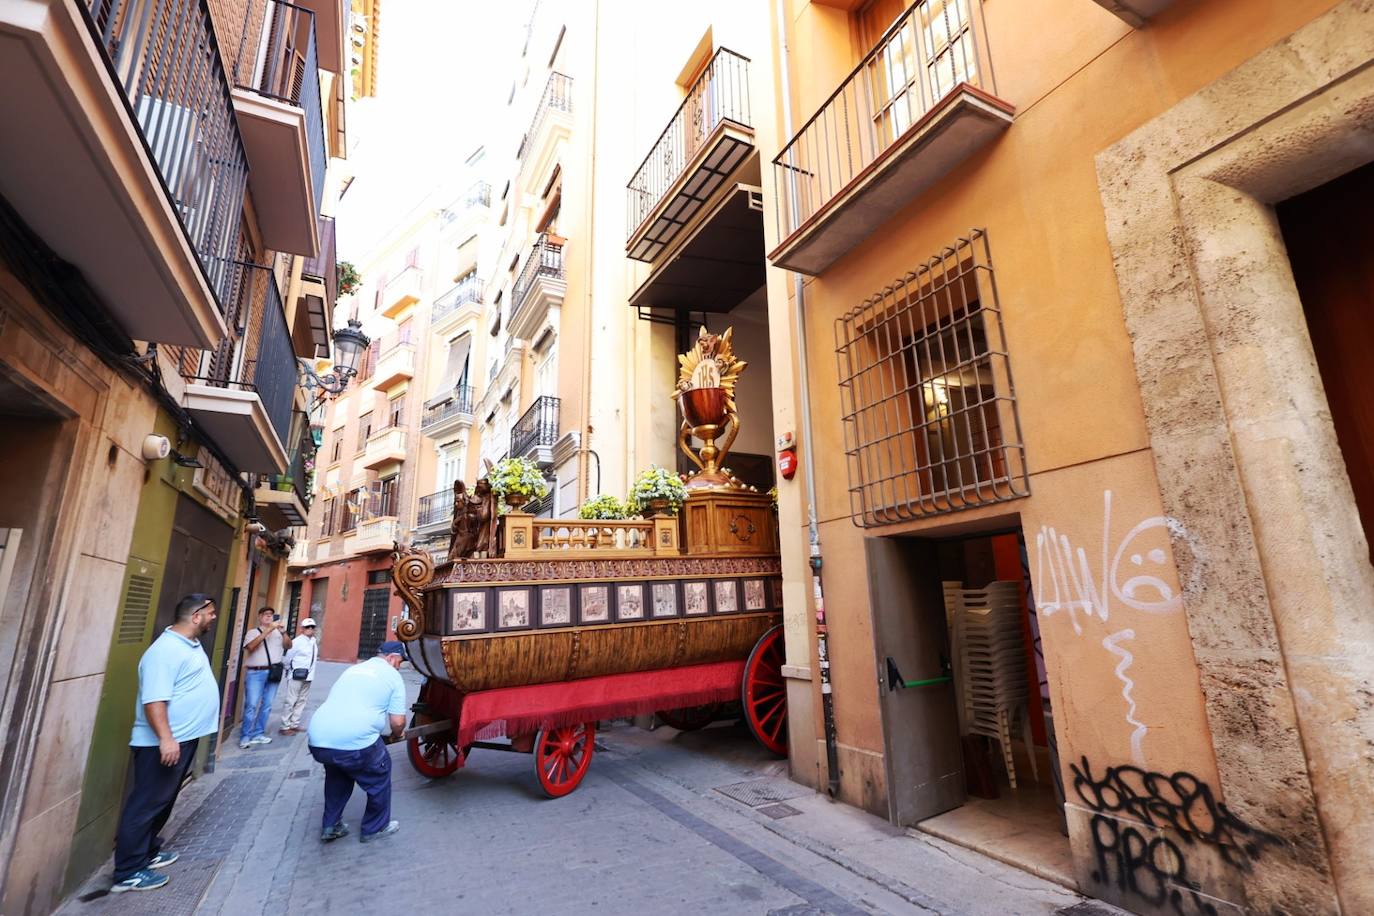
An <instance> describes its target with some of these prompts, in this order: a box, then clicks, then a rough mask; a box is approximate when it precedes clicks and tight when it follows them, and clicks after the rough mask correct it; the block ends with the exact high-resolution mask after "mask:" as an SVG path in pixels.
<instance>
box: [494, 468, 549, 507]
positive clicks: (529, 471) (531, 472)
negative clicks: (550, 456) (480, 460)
mask: <svg viewBox="0 0 1374 916" xmlns="http://www.w3.org/2000/svg"><path fill="white" fill-rule="evenodd" d="M487 480H488V481H490V483H491V489H492V492H494V493H495V494H496V495H497V496H500V497H501V498H502V499H504V498H505V497H506V496H508V495H510V494H512V493H514V494H516V495H519V496H523V497H525V498H526V499H543V498H544V497H545V496H548V495H549V483H548V481H547V480H545V479H544V475H543V474H542V473H540V471H539V465H537V464H535V463H534V462H533V461H531V460H529V459H528V458H502V459H501V460H500V461H498V462H496V464H495V466H493V467H492V469H491V473H490V474H488V475H487Z"/></svg>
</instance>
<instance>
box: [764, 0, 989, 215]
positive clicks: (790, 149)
mask: <svg viewBox="0 0 1374 916" xmlns="http://www.w3.org/2000/svg"><path fill="white" fill-rule="evenodd" d="M986 34H987V32H986V27H985V26H984V24H983V10H982V3H981V0H917V2H916V3H915V4H913V5H912V7H911V8H910V9H909V10H907V12H906V13H904V14H903V15H902V16H901V17H900V18H898V19H897V21H896V22H894V23H893V24H892V26H891V27H890V28H889V29H888V30H887V31H886V32H885V33H884V34H883V36H882V38H880V39H878V42H877V44H876V45H875V46H874V47H873V50H871V51H869V52H868V54H867V56H865V57H864V59H863V61H862V62H860V64H859V66H857V67H856V68H854V70H853V71H852V72H851V73H850V74H849V76H847V77H846V78H845V79H844V80H843V81H842V82H841V83H840V85H839V88H838V89H836V90H835V91H834V93H833V94H831V96H830V98H828V99H826V100H825V102H824V103H823V104H822V105H821V107H820V109H819V110H818V111H817V112H816V113H815V114H813V115H812V116H811V118H810V119H809V120H808V121H807V122H806V123H805V124H803V125H802V127H801V130H799V131H798V132H797V134H796V136H794V137H793V138H792V139H791V141H789V142H788V144H787V145H786V146H784V147H783V149H782V152H780V153H778V155H777V157H776V158H774V160H773V174H774V177H775V178H776V179H777V187H778V189H779V192H780V193H779V199H780V200H781V201H782V204H781V206H779V207H778V211H777V212H778V229H779V237H780V238H786V237H787V236H789V235H791V234H792V233H793V232H795V231H797V229H799V228H800V227H801V226H802V225H803V224H805V223H806V222H807V220H809V219H811V217H813V216H815V215H816V214H817V213H818V212H819V211H820V210H821V209H822V208H823V207H824V206H825V205H826V204H827V203H829V202H830V201H831V200H833V199H834V198H835V197H836V195H838V194H839V193H840V192H841V191H843V190H844V189H845V188H846V187H848V186H849V185H850V184H851V183H852V182H853V181H855V180H856V179H857V178H858V177H859V176H860V175H861V174H862V173H863V172H864V171H865V170H866V169H868V168H869V166H871V165H872V164H873V163H874V162H875V161H876V160H877V159H878V157H880V156H881V155H882V154H883V153H884V152H885V151H886V150H887V149H889V148H890V147H891V146H892V145H893V144H894V143H896V142H897V141H898V140H899V139H900V138H901V137H902V136H903V135H904V134H905V133H906V132H907V130H909V129H910V128H911V127H912V126H913V125H915V124H916V123H917V122H919V121H920V120H921V118H922V116H924V115H925V114H926V113H927V112H928V111H930V110H931V109H932V108H934V107H935V106H936V104H937V103H939V102H940V101H941V100H942V99H943V98H945V96H947V95H949V94H950V92H952V91H953V90H954V89H955V88H956V87H958V86H960V85H961V84H964V83H967V84H969V85H971V86H974V87H977V88H979V89H983V90H985V91H988V92H991V93H993V94H994V95H995V94H996V91H997V86H996V81H995V80H994V79H993V73H992V61H991V57H990V55H989V52H988V49H987V40H986Z"/></svg>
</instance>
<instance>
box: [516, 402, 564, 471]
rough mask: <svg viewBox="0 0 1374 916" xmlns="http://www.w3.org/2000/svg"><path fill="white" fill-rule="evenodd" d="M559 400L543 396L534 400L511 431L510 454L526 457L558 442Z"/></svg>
mask: <svg viewBox="0 0 1374 916" xmlns="http://www.w3.org/2000/svg"><path fill="white" fill-rule="evenodd" d="M558 405H559V400H558V398H551V397H549V396H548V395H543V396H541V397H537V398H535V399H534V403H533V404H531V405H530V409H529V410H527V411H525V413H524V415H523V416H521V417H520V419H519V420H516V421H515V425H514V426H512V427H511V431H510V454H512V455H516V456H519V457H525V456H527V455H528V454H529V451H530V449H532V448H536V447H538V446H541V445H545V446H547V445H553V444H554V443H555V442H557V441H558Z"/></svg>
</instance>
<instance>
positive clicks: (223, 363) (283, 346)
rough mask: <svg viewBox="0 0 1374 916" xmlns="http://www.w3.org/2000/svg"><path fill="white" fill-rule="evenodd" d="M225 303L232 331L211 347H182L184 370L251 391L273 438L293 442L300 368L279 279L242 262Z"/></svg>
mask: <svg viewBox="0 0 1374 916" xmlns="http://www.w3.org/2000/svg"><path fill="white" fill-rule="evenodd" d="M235 267H236V268H237V272H236V280H235V283H234V292H233V298H232V299H231V300H230V303H229V310H228V311H229V313H228V315H227V316H226V317H227V318H228V319H229V325H230V331H231V336H229V337H226V338H224V339H223V340H222V341H220V344H219V346H218V347H216V348H215V349H213V350H202V351H196V350H190V349H187V350H182V351H180V352H181V357H180V359H179V360H178V361H179V363H180V364H181V367H182V374H183V375H184V376H185V377H186V378H188V379H189V380H191V381H196V382H201V383H203V384H206V385H212V386H214V387H217V388H234V389H238V390H241V391H253V392H256V393H257V395H258V398H259V400H261V401H262V407H263V410H264V411H266V413H267V418H268V420H270V421H271V423H272V429H273V430H274V431H275V432H276V434H277V439H278V440H279V441H280V442H282V443H288V442H290V441H291V439H290V435H291V410H292V405H293V404H294V402H295V392H296V384H297V382H298V379H299V374H300V368H299V365H298V364H297V362H296V352H295V349H294V347H293V346H292V343H291V335H290V334H289V333H287V330H286V313H285V312H284V311H283V310H282V304H281V294H280V292H279V291H278V289H277V279H276V277H275V276H274V275H273V274H272V271H271V269H269V268H267V267H263V266H261V265H259V264H250V263H244V262H240V263H237V264H236V265H235Z"/></svg>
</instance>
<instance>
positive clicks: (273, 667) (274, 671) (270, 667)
mask: <svg viewBox="0 0 1374 916" xmlns="http://www.w3.org/2000/svg"><path fill="white" fill-rule="evenodd" d="M269 635H270V634H269ZM271 642H272V641H271V640H270V639H268V638H267V637H263V640H262V651H264V652H266V653H267V683H269V684H280V683H281V676H282V672H283V671H284V670H285V668H286V666H285V665H283V664H282V663H281V662H274V661H272V646H271Z"/></svg>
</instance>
